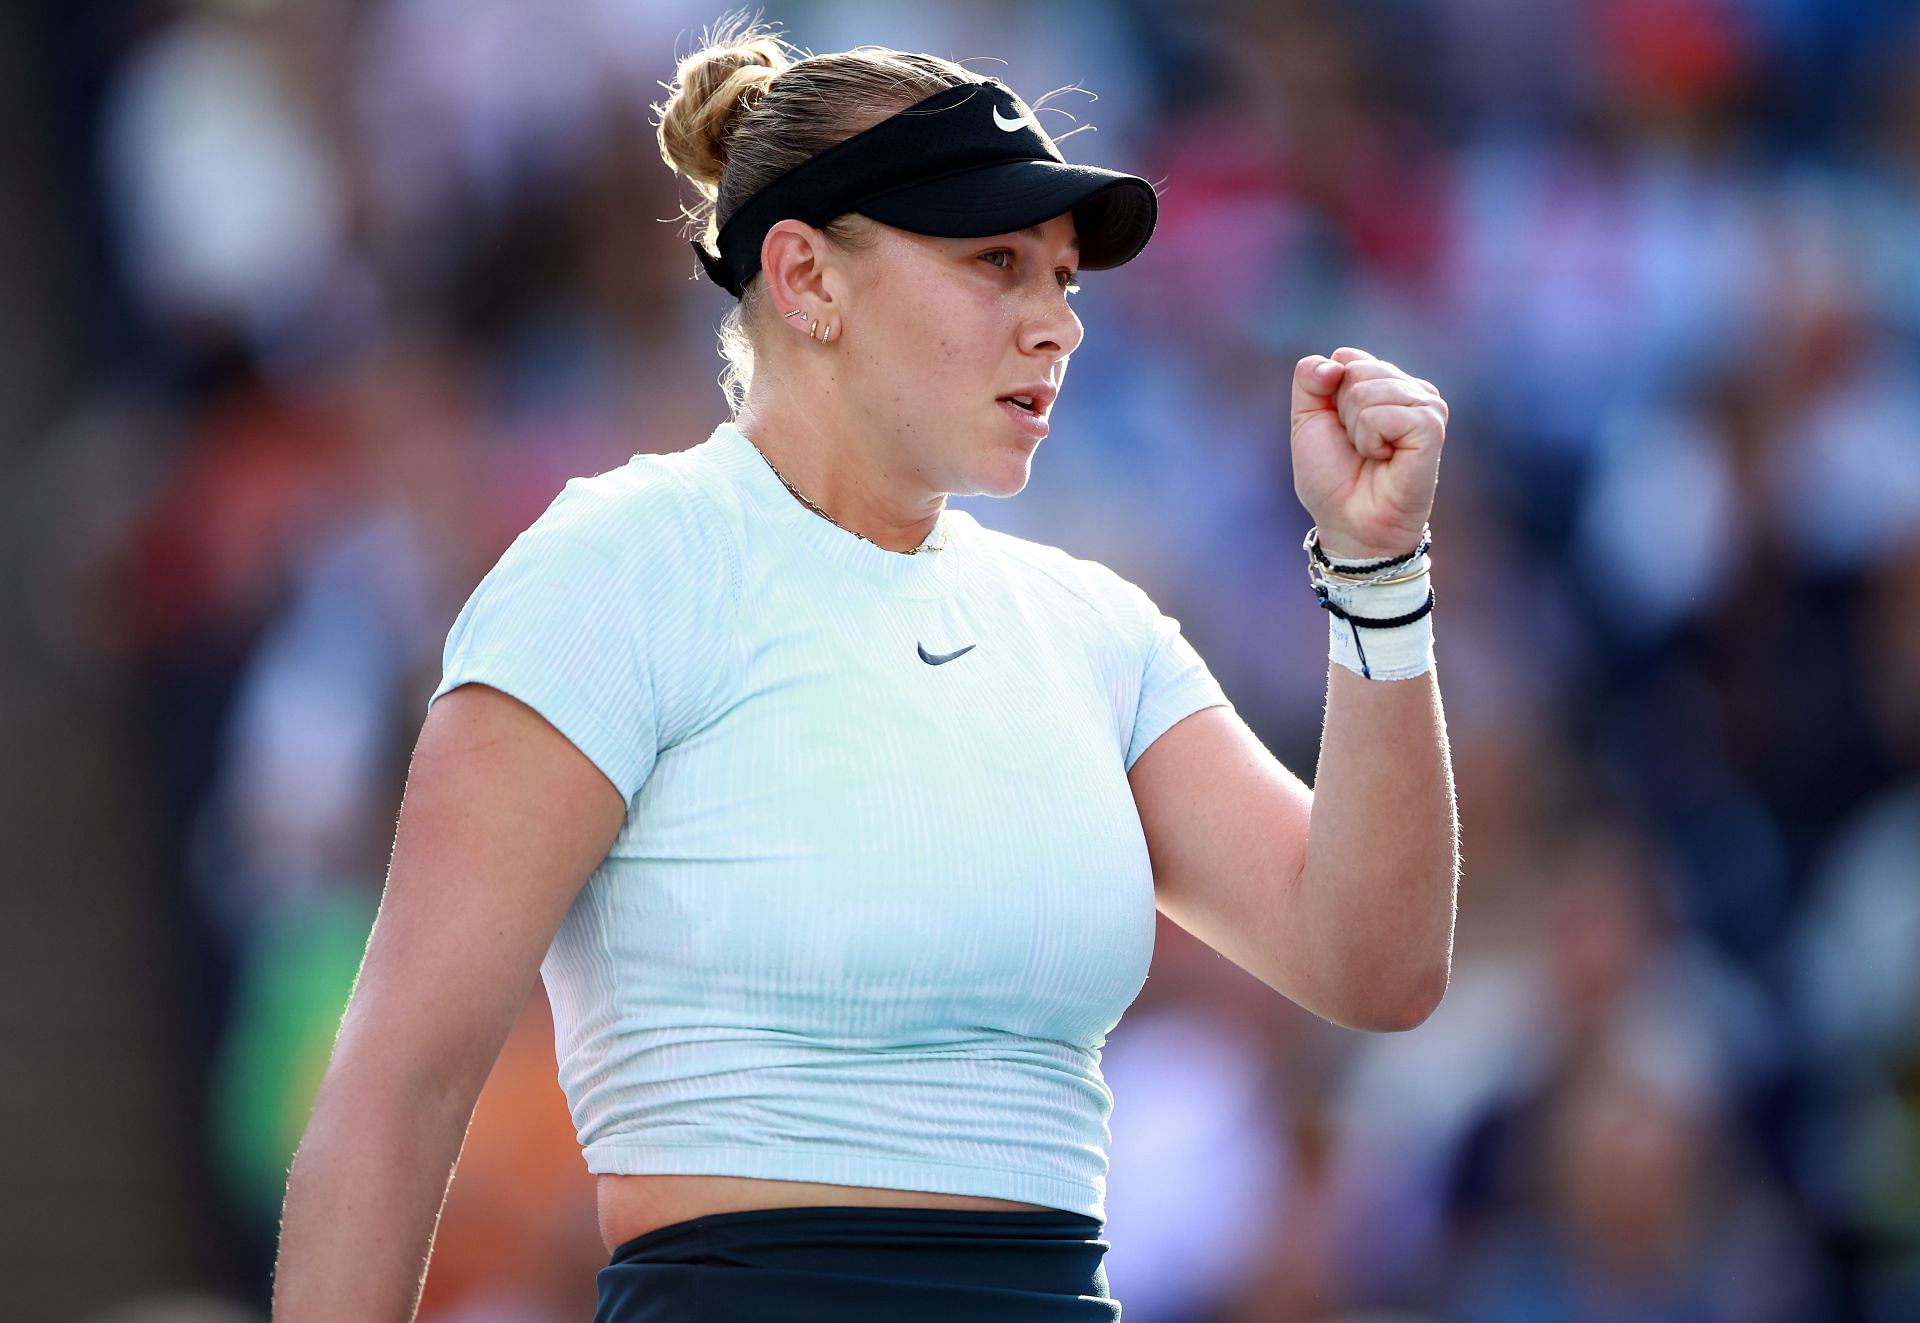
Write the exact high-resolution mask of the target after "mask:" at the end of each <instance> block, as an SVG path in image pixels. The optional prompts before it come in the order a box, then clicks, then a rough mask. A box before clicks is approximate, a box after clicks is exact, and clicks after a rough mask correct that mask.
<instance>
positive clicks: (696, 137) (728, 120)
mask: <svg viewBox="0 0 1920 1323" xmlns="http://www.w3.org/2000/svg"><path fill="white" fill-rule="evenodd" d="M793 63H794V61H793V60H792V58H790V56H789V54H788V51H787V48H786V46H785V44H784V43H782V42H781V40H780V39H779V38H778V37H776V36H773V35H772V34H771V33H769V32H766V31H764V30H749V31H748V32H747V33H746V34H744V35H739V36H730V35H723V36H721V37H720V38H719V39H718V40H717V41H714V42H712V43H711V44H709V45H707V46H706V47H705V48H704V49H701V50H698V51H695V52H694V53H693V54H692V55H689V56H687V57H686V58H685V59H683V60H681V61H680V64H679V66H678V68H677V69H676V70H675V71H674V79H673V86H672V87H671V88H669V89H668V96H667V101H666V104H665V105H664V106H662V107H655V109H657V110H659V111H660V155H661V156H662V157H664V158H665V159H666V162H667V164H668V165H670V166H672V167H673V168H674V169H675V170H677V171H678V172H679V173H681V174H683V175H685V176H686V177H687V178H688V179H691V180H692V181H693V182H694V184H695V185H697V186H698V187H699V188H700V189H701V190H702V191H703V192H704V193H706V194H707V195H708V196H709V197H712V196H714V195H715V194H716V193H717V192H718V191H719V188H720V172H721V171H722V170H724V169H725V168H726V164H727V142H728V139H729V138H731V137H732V136H733V133H734V130H735V129H736V128H738V127H739V124H740V119H741V116H743V115H744V114H746V113H748V112H749V111H751V110H752V109H753V107H754V106H755V105H756V104H758V103H759V101H760V99H761V98H762V97H764V96H765V95H766V93H767V88H768V87H769V86H771V85H772V83H773V80H774V79H775V78H777V77H779V76H780V73H781V71H782V70H784V69H786V68H788V67H789V66H790V65H792V64H793Z"/></svg>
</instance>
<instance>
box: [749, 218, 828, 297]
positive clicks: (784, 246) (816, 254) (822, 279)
mask: <svg viewBox="0 0 1920 1323" xmlns="http://www.w3.org/2000/svg"><path fill="white" fill-rule="evenodd" d="M830 256H831V254H830V252H829V250H828V247H827V240H826V235H824V234H822V233H821V232H820V231H819V230H817V229H815V228H814V227H813V226H811V225H809V224H807V223H806V222H805V221H800V220H792V219H788V220H783V221H780V222H779V223H778V224H776V225H775V226H774V227H773V228H772V229H771V230H768V231H767V237H766V238H765V239H763V240H761V241H760V274H761V276H762V277H763V278H764V279H765V280H766V282H767V292H768V293H769V294H771V295H772V296H773V306H774V307H775V308H776V309H800V310H802V311H804V312H806V313H807V315H808V316H810V317H816V318H817V317H820V316H822V315H824V314H825V313H826V311H827V310H828V309H829V308H830V307H832V305H833V293H832V291H831V290H830V289H829V288H828V280H827V274H828V267H829V264H830V263H829V259H830Z"/></svg>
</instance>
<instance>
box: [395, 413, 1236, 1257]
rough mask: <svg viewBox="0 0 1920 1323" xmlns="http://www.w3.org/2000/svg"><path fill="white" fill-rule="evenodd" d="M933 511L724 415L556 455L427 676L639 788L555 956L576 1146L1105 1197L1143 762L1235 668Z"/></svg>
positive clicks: (1137, 875) (1144, 891) (1129, 601)
mask: <svg viewBox="0 0 1920 1323" xmlns="http://www.w3.org/2000/svg"><path fill="white" fill-rule="evenodd" d="M942 530H944V531H945V532H946V534H947V535H948V538H949V540H948V542H947V545H946V546H945V547H944V548H943V549H941V550H938V551H934V550H925V551H921V552H919V553H917V554H914V555H904V554H901V553H899V552H894V551H888V550H886V549H885V548H882V547H879V546H876V545H875V544H873V543H871V542H867V541H864V540H862V539H859V538H856V537H855V536H854V535H853V534H851V533H849V532H847V531H846V530H844V529H842V528H840V527H838V526H837V525H835V524H832V523H830V522H828V521H827V520H826V519H823V518H821V517H820V516H819V515H817V514H815V513H813V512H812V511H811V510H809V509H807V508H806V507H805V506H803V505H801V504H800V502H799V501H797V500H795V499H794V497H793V496H792V494H790V493H789V492H788V491H787V489H786V487H785V486H784V485H783V484H782V483H781V481H780V479H779V477H778V475H776V474H775V473H774V471H773V469H772V468H771V467H770V466H769V465H768V464H767V462H766V460H765V458H764V457H763V456H762V455H761V454H760V452H759V451H758V450H757V449H756V448H755V447H754V445H753V443H752V442H751V441H750V440H749V439H748V438H747V437H746V436H745V435H744V434H743V433H742V432H740V431H739V429H738V428H736V427H735V426H734V425H733V424H731V423H722V424H721V425H720V426H719V427H717V428H715V429H714V432H713V435H712V436H711V437H709V438H708V439H707V440H706V441H705V442H703V443H701V444H699V445H696V446H694V447H692V448H691V449H688V450H684V451H680V452H677V453H673V454H664V455H654V454H646V455H635V456H634V457H633V458H632V459H631V460H630V461H629V462H628V463H627V464H626V465H625V466H624V467H622V468H618V469H614V470H612V471H610V472H607V473H602V474H598V475H596V476H594V477H586V478H575V479H573V480H572V481H571V482H569V483H567V485H566V488H565V490H563V491H562V492H561V493H560V495H559V496H558V497H557V498H555V500H554V502H553V504H552V505H551V506H550V507H549V508H548V509H547V510H546V512H545V513H544V514H542V515H541V516H540V517H539V519H537V520H536V521H535V522H534V524H533V525H532V527H530V528H528V529H527V530H526V531H525V532H524V533H522V534H521V535H520V536H519V538H518V539H516V540H515V541H514V543H513V545H512V546H511V547H509V548H508V550H507V551H506V553H505V554H504V555H503V556H502V557H501V558H500V561H499V563H498V564H497V565H495V566H494V568H493V569H492V570H491V571H490V572H489V573H488V574H487V576H486V578H485V579H484V580H482V582H481V583H480V585H479V587H478V588H477V589H475V591H474V593H473V596H472V598H471V599H470V600H469V601H468V602H467V604H466V606H465V607H464V608H463V609H462V610H461V612H460V615H459V618H458V619H457V620H456V621H455V622H454V625H453V630H452V632H451V633H450V634H449V635H448V637H447V645H446V654H445V666H446V669H445V678H444V679H442V680H441V682H440V687H439V688H438V689H436V690H435V691H434V695H433V696H434V698H438V697H439V696H440V695H441V694H444V693H446V692H448V691H449V690H451V689H453V688H455V687H456V686H458V685H462V684H466V683H469V682H478V683H481V684H486V685H491V686H493V687H494V688H496V689H500V690H503V691H505V692H506V693H509V694H511V695H513V696H514V697H515V698H518V699H519V700H521V701H522V702H524V703H526V704H527V705H529V706H530V707H532V708H533V709H534V710H535V711H537V712H539V713H540V714H541V715H542V716H543V717H545V718H546V719H547V720H548V721H549V722H551V723H552V724H553V725H554V726H555V727H556V728H558V729H559V730H560V732H561V733H562V734H564V735H565V736H567V738H568V739H570V740H571V741H572V742H573V743H574V744H575V745H576V746H578V748H579V749H580V751H581V752H582V753H583V754H585V755H586V756H587V757H588V758H589V759H591V760H592V761H593V762H594V764H595V765H596V766H598V767H599V768H600V770H601V771H602V772H604V773H605V774H606V776H607V779H608V780H610V781H612V782H613V784H614V785H615V786H616V787H617V788H618V789H619V791H620V793H621V794H622V795H624V796H625V797H626V799H627V806H628V812H627V818H626V824H625V826H624V827H623V829H622V830H621V832H620V835H619V837H618V839H617V840H616V842H615V843H614V846H613V848H612V850H611V851H610V852H609V853H608V855H607V857H606V859H605V860H604V861H603V862H602V863H601V865H600V866H599V868H598V869H596V870H595V872H594V873H593V875H592V877H591V878H590V879H589V880H588V881H587V883H586V885H585V887H584V888H583V889H582V890H581V892H580V894H579V896H578V897H577V898H576V900H575V901H574V904H573V906H572V907H571V909H570V910H569V911H568V913H567V915H566V918H565V919H564V920H563V922H562V923H561V925H560V928H559V931H558V932H557V934H556V935H555V937H554V939H553V944H552V946H551V947H550V949H549V950H548V952H547V955H546V958H545V960H544V962H543V964H542V966H541V974H542V977H543V978H544V980H545V982H546V987H547V993H548V996H549V998H550V999H551V1001H552V1004H553V1013H554V1033H555V1049H556V1055H557V1057H558V1061H559V1068H560V1083H561V1086H562V1088H563V1089H564V1090H565V1092H566V1096H567V1102H568V1105H569V1107H570V1108H571V1110H572V1113H573V1121H574V1125H575V1127H576V1128H577V1130H578V1132H579V1138H580V1143H581V1145H582V1148H583V1149H584V1151H585V1155H586V1160H587V1167H588V1170H590V1171H592V1172H625V1173H643V1172H679V1173H707V1174H719V1175H732V1176H758V1177H768V1178H775V1179H781V1180H801V1181H822V1182H827V1183H830V1184H835V1185H863V1186H881V1187H888V1188H896V1189H912V1190H936V1191H946V1192H950V1193H954V1194H971V1195H989V1196H994V1197H997V1198H1002V1199H1015V1200H1020V1201H1023V1202H1028V1203H1036V1204H1043V1205H1046V1206H1049V1207H1053V1208H1062V1209H1068V1210H1071V1211H1073V1212H1076V1213H1083V1214H1086V1215H1088V1216H1091V1217H1095V1218H1098V1219H1100V1220H1101V1221H1102V1222H1104V1221H1105V1219H1106V1211H1105V1202H1106V1178H1107V1151H1108V1144H1109V1141H1110V1139H1111V1134H1110V1131H1109V1130H1108V1119H1109V1117H1110V1115H1111V1112H1112V1106H1113V1095H1112V1093H1111V1092H1110V1091H1109V1090H1108V1088H1107V1085H1106V1081H1105V1080H1104V1079H1103V1078H1102V1076H1101V1073H1100V1051H1101V1048H1102V1046H1103V1045H1104V1044H1105V1042H1106V1036H1107V1033H1108V1031H1110V1030H1111V1029H1112V1028H1113V1027H1114V1026H1115V1024H1117V1023H1118V1022H1119V1019H1120V1016H1121V1013H1122V1012H1123V1011H1124V1010H1125V1009H1126V1008H1127V1006H1128V1005H1129V1004H1130V1003H1131V1002H1132V1001H1133V999H1134V997H1135V996H1136V995H1137V994H1138V993H1139V991H1140V989H1141V987H1142V986H1143V984H1144V983H1145V981H1146V977H1147V964H1148V960H1149V957H1150V956H1151V955H1152V951H1153V936H1154V892H1153V877H1152V872H1151V869H1150V867H1149V864H1148V858H1147V845H1146V839H1145V836H1144V834H1143V833H1142V830H1141V826H1140V818H1139V814H1138V812H1137V810H1136V808H1135V806H1134V801H1133V797H1132V793H1131V791H1130V789H1129V786H1128V782H1127V769H1128V768H1129V767H1131V766H1132V765H1133V761H1134V759H1136V758H1138V757H1139V756H1140V754H1141V752H1142V751H1143V750H1145V749H1146V747H1147V746H1148V745H1150V744H1152V743H1153V741H1154V740H1155V739H1156V738H1157V737H1158V736H1159V735H1160V734H1161V732H1163V731H1165V730H1166V729H1167V728H1168V727H1169V726H1171V725H1173V724H1174V723H1175V722H1177V721H1179V720H1180V719H1181V718H1182V717H1184V716H1186V715H1187V714H1188V713H1190V712H1193V711H1195V710H1197V709H1199V708H1204V707H1209V706H1213V705H1216V704H1226V703H1227V702H1228V700H1227V698H1226V696H1225V695H1224V694H1223V693H1222V692H1221V689H1220V686H1219V685H1218V684H1217V683H1216V682H1215V680H1214V678H1213V676H1212V675H1211V674H1210V673H1209V672H1208V670H1207V667H1206V665H1205V664H1204V663H1203V662H1202V661H1201V659H1200V656H1199V655H1198V654H1197V653H1196V652H1195V651H1194V649H1193V647H1192V646H1191V645H1190V644H1189V643H1188V642H1187V641H1186V639H1185V638H1184V637H1183V636H1182V635H1181V634H1180V632H1179V624H1178V622H1177V621H1175V620H1173V619H1171V618H1169V617H1167V616H1165V615H1162V614H1161V613H1160V611H1159V610H1158V609H1156V607H1155V606H1154V604H1153V602H1152V601H1150V600H1149V599H1148V597H1147V595H1146V594H1145V593H1144V592H1142V591H1141V590H1140V589H1139V588H1138V587H1136V586H1134V585H1133V584H1131V583H1129V582H1128V581H1126V580H1125V579H1123V578H1121V577H1120V576H1119V575H1117V574H1115V573H1114V572H1113V571H1111V570H1109V569H1107V568H1106V567H1104V566H1102V565H1099V564H1096V563H1094V562H1092V561H1087V560H1080V559H1076V558H1075V557H1073V556H1070V555H1068V554H1067V553H1065V552H1063V551H1061V550H1059V549H1057V548H1054V547H1050V546H1045V545H1042V544H1040V543H1036V542H1031V541H1027V540H1025V539H1022V538H1017V537H1011V536H1008V535H1006V534H1004V533H998V532H995V531H993V530H991V529H988V528H985V527H983V526H982V525H981V524H980V523H979V522H978V521H977V520H975V519H974V518H973V517H972V516H971V515H970V514H968V513H967V512H965V511H962V510H956V509H951V508H949V509H947V510H946V511H945V512H943V513H942V514H941V516H940V518H939V522H938V524H937V525H936V528H935V531H934V533H933V535H932V537H931V538H930V539H929V540H930V542H938V541H939V538H940V533H941V531H942ZM431 701H432V700H431V699H430V700H429V704H431Z"/></svg>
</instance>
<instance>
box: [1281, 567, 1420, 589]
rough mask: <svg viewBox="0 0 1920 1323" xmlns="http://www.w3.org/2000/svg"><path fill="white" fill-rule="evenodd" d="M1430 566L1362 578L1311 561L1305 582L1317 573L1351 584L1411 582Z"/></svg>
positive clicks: (1323, 576)
mask: <svg viewBox="0 0 1920 1323" xmlns="http://www.w3.org/2000/svg"><path fill="white" fill-rule="evenodd" d="M1415 564H1419V562H1418V561H1416V562H1415ZM1430 568H1431V566H1427V565H1421V566H1420V568H1419V569H1416V570H1408V571H1407V572H1406V573H1404V574H1395V575H1392V576H1391V577H1389V578H1385V579H1362V578H1359V577H1357V576H1355V575H1352V574H1342V573H1340V572H1339V571H1338V570H1330V569H1328V568H1327V567H1326V566H1324V565H1322V564H1320V562H1318V561H1312V562H1310V563H1309V564H1308V566H1307V569H1308V571H1309V573H1308V575H1307V582H1308V583H1312V582H1313V581H1314V579H1313V576H1314V575H1316V574H1317V575H1319V576H1321V577H1322V578H1325V579H1332V580H1334V581H1335V582H1338V583H1353V584H1362V585H1368V584H1371V585H1386V584H1390V583H1412V582H1413V581H1414V580H1415V579H1417V578H1419V577H1420V576H1421V575H1423V574H1425V573H1427V572H1428V571H1429V569H1430Z"/></svg>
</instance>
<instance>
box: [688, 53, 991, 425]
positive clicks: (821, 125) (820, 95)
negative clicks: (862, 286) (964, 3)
mask: <svg viewBox="0 0 1920 1323" xmlns="http://www.w3.org/2000/svg"><path fill="white" fill-rule="evenodd" d="M701 41H702V43H703V44H702V47H701V49H699V50H697V51H695V52H694V53H693V54H691V55H689V56H687V57H686V58H685V59H683V60H681V61H680V62H679V65H678V67H677V68H676V70H675V73H674V79H673V83H672V85H671V86H670V87H669V88H668V89H667V93H668V94H667V99H666V101H665V102H664V103H662V104H660V105H655V106H653V107H652V109H653V110H654V111H655V112H656V113H657V114H659V116H660V121H659V138H660V155H661V156H662V157H663V158H664V159H665V160H666V163H667V164H668V165H669V166H671V167H673V169H674V170H675V171H676V172H677V173H679V174H682V175H684V176H686V177H687V179H689V180H690V181H692V183H693V186H694V188H695V190H696V191H697V192H698V194H699V200H698V201H696V202H695V203H694V204H693V205H692V206H691V207H686V208H684V209H683V211H682V217H683V218H684V219H685V220H686V221H687V222H688V224H687V227H686V228H687V230H688V231H689V232H691V231H695V230H697V231H698V233H699V239H700V243H701V244H702V246H704V247H705V248H706V249H707V251H709V252H713V251H715V250H716V245H717V242H718V236H719V234H720V227H721V226H722V225H725V224H726V223H727V221H728V220H729V219H730V218H731V217H732V215H733V213H734V211H735V210H736V209H737V208H738V207H739V205H740V204H741V203H742V202H744V201H746V200H747V199H748V198H749V197H752V196H753V195H754V194H755V193H757V192H758V191H759V190H760V189H761V188H763V187H765V186H766V185H767V184H770V183H772V182H773V181H774V180H775V179H777V178H779V177H780V176H781V175H783V174H785V173H787V171H789V170H791V169H793V168H794V167H795V166H797V165H799V164H800V163H801V162H802V161H805V160H807V159H809V158H810V157H813V156H817V155H819V154H820V153H821V152H823V151H825V150H826V149H827V148H829V147H831V146H833V145H834V144H836V143H839V142H844V141H845V140H846V139H848V138H851V137H852V136H853V135H854V134H856V133H860V132H862V131H863V130H866V129H870V128H872V127H873V126H874V125H875V124H878V123H879V122H880V121H881V120H883V119H885V118H887V117H888V116H889V115H892V114H894V113H896V112H898V111H901V110H904V109H906V108H907V107H908V106H910V105H913V104H914V103H915V102H917V101H924V100H925V99H926V98H928V97H930V96H932V95H934V94H935V93H936V92H940V91H942V90H943V89H945V88H949V87H958V86H960V85H962V84H965V83H978V82H984V81H985V77H984V75H981V74H977V73H975V72H973V71H972V70H970V69H967V68H964V67H962V66H961V65H958V64H955V63H953V62H952V61H951V60H943V59H941V58H939V57H938V56H934V55H916V54H910V53H907V52H904V51H897V50H893V49H891V48H889V47H885V46H859V47H856V48H854V49H853V50H850V51H843V52H840V53H838V54H830V55H812V54H809V53H807V52H805V51H802V50H800V49H799V48H797V47H795V46H792V45H790V44H789V43H788V42H786V41H785V40H784V39H782V38H781V37H779V36H777V35H776V34H775V33H774V31H773V29H772V27H771V26H770V25H767V24H763V23H761V22H760V21H759V19H758V17H757V16H756V17H755V18H754V19H753V20H752V21H748V19H747V18H746V17H745V16H744V15H732V16H729V17H727V18H725V19H722V20H721V22H720V23H719V24H718V25H716V27H715V28H714V29H713V30H711V31H710V32H709V33H708V34H707V35H705V36H704V37H702V38H701ZM872 224H873V223H872V222H871V221H868V220H866V219H865V218H864V217H861V216H857V215H852V214H849V215H846V216H841V217H839V218H837V219H835V220H833V221H831V222H829V223H828V224H826V225H825V226H822V227H821V228H822V230H823V231H824V232H825V234H826V235H827V237H828V238H829V239H830V240H832V241H833V242H835V243H837V244H839V245H841V246H842V247H844V248H848V249H851V250H853V251H860V250H863V249H865V248H868V247H870V246H871V244H872V230H871V226H872ZM765 291H766V282H765V281H764V280H762V279H760V278H759V276H758V275H756V276H755V277H754V278H753V279H752V280H750V281H748V282H747V286H746V290H745V292H744V294H743V295H742V297H741V299H740V301H739V302H738V303H736V304H735V305H734V306H733V307H732V308H729V309H728V310H727V314H726V316H725V317H724V318H723V319H722V320H721V323H720V354H721V357H723V358H725V359H726V360H727V366H726V368H725V369H724V370H723V371H722V372H721V374H720V386H721V389H722V390H724V391H725V392H726V394H727V398H728V403H729V407H730V408H731V409H732V411H733V412H734V413H735V414H736V415H737V414H738V413H739V411H740V408H741V406H742V405H743V404H744V403H745V401H746V396H747V390H748V388H749V387H750V386H751V385H752V383H753V360H754V348H753V331H754V328H755V327H757V326H758V325H760V319H761V313H760V308H761V305H762V304H763V303H764V302H765Z"/></svg>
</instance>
